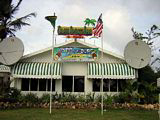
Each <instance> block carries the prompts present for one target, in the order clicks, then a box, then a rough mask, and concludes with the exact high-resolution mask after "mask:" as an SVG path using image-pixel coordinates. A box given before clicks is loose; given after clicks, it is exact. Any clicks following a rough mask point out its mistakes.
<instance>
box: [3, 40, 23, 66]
mask: <svg viewBox="0 0 160 120" xmlns="http://www.w3.org/2000/svg"><path fill="white" fill-rule="evenodd" d="M23 52H24V45H23V43H22V41H21V40H20V39H19V38H17V37H8V38H6V39H4V40H3V41H2V42H0V63H3V64H5V65H12V64H14V63H16V62H17V61H18V60H19V59H20V58H21V57H22V55H23Z"/></svg>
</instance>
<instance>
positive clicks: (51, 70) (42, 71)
mask: <svg viewBox="0 0 160 120" xmlns="http://www.w3.org/2000/svg"><path fill="white" fill-rule="evenodd" d="M51 74H52V77H53V79H61V65H60V63H53V64H52V65H51V63H37V62H35V63H29V62H21V63H17V64H15V65H14V66H13V68H12V76H13V77H14V78H46V79H48V78H51Z"/></svg>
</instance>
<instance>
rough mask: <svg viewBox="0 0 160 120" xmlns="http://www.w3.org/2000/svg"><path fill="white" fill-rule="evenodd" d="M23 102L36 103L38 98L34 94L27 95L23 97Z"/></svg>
mask: <svg viewBox="0 0 160 120" xmlns="http://www.w3.org/2000/svg"><path fill="white" fill-rule="evenodd" d="M24 101H25V102H29V103H38V97H37V95H36V94H33V93H28V94H26V95H25V96H24Z"/></svg>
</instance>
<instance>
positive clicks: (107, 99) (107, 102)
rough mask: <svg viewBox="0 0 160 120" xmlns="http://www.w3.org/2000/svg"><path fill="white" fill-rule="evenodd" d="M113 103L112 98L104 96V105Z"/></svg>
mask: <svg viewBox="0 0 160 120" xmlns="http://www.w3.org/2000/svg"><path fill="white" fill-rule="evenodd" d="M113 102H114V96H111V95H106V96H104V103H105V104H107V105H111V104H112V103H113Z"/></svg>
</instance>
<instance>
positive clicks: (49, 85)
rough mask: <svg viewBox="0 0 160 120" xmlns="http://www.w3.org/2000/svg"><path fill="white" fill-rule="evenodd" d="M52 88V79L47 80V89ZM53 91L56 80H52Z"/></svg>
mask: <svg viewBox="0 0 160 120" xmlns="http://www.w3.org/2000/svg"><path fill="white" fill-rule="evenodd" d="M50 88H51V80H50V79H48V80H47V91H50ZM52 91H55V80H52Z"/></svg>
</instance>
